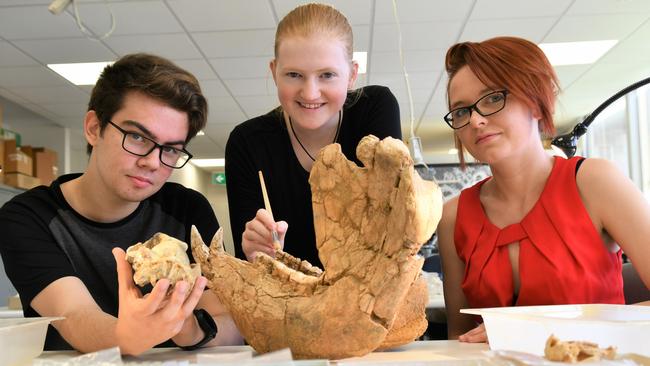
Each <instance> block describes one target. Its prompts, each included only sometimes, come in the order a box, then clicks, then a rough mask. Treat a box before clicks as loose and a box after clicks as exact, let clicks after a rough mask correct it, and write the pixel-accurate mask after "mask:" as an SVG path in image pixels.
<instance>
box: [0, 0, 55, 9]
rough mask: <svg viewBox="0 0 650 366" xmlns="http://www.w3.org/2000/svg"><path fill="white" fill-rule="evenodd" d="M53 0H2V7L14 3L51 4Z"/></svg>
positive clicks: (0, 1) (0, 2) (0, 4)
mask: <svg viewBox="0 0 650 366" xmlns="http://www.w3.org/2000/svg"><path fill="white" fill-rule="evenodd" d="M51 2H52V0H0V7H3V6H13V5H45V8H46V9H47V5H49V4H50V3H51Z"/></svg>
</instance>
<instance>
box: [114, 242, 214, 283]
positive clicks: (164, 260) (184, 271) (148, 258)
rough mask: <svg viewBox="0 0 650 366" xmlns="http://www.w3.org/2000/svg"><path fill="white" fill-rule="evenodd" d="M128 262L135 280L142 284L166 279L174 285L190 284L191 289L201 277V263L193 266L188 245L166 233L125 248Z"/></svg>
mask: <svg viewBox="0 0 650 366" xmlns="http://www.w3.org/2000/svg"><path fill="white" fill-rule="evenodd" d="M126 260H127V261H128V262H129V263H131V266H132V267H133V281H134V282H135V283H136V284H137V285H139V286H144V285H147V284H151V285H155V284H156V282H158V280H160V279H163V278H166V279H168V280H169V282H170V284H171V285H174V284H176V282H178V281H181V280H182V281H187V282H188V283H189V285H190V288H191V287H192V286H194V281H196V278H197V277H199V276H200V275H201V267H199V265H198V264H190V259H189V258H188V256H187V244H186V243H185V242H183V241H180V240H178V239H176V238H173V237H171V236H169V235H167V234H164V233H156V234H155V235H154V236H152V237H151V239H149V240H147V241H145V242H143V243H137V244H135V245H132V246H130V247H128V248H127V249H126Z"/></svg>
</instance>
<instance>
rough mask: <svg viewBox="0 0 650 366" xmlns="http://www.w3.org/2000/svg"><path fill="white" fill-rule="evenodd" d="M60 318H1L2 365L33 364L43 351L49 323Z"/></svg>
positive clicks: (0, 356) (0, 345) (0, 355)
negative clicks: (33, 360)
mask: <svg viewBox="0 0 650 366" xmlns="http://www.w3.org/2000/svg"><path fill="white" fill-rule="evenodd" d="M59 319H63V318H12V319H0V365H31V362H32V359H34V358H35V357H37V356H38V355H40V354H41V352H43V345H44V344H45V334H46V332H47V325H48V324H50V322H51V321H53V320H59Z"/></svg>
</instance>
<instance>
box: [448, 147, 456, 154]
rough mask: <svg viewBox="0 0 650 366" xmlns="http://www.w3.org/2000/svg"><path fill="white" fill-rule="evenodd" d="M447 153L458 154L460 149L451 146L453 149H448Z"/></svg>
mask: <svg viewBox="0 0 650 366" xmlns="http://www.w3.org/2000/svg"><path fill="white" fill-rule="evenodd" d="M447 154H449V155H456V154H458V149H456V148H451V149H449V150H447Z"/></svg>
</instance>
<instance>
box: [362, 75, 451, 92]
mask: <svg viewBox="0 0 650 366" xmlns="http://www.w3.org/2000/svg"><path fill="white" fill-rule="evenodd" d="M408 76H409V84H410V85H411V90H413V91H418V92H425V93H426V92H429V91H430V90H433V88H434V86H435V84H436V81H437V79H438V76H439V72H409V73H408ZM370 80H371V83H372V84H378V85H385V86H387V87H389V88H390V89H391V90H393V89H404V88H405V85H406V81H405V80H404V74H402V73H376V74H373V75H372V78H371V79H370Z"/></svg>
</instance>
